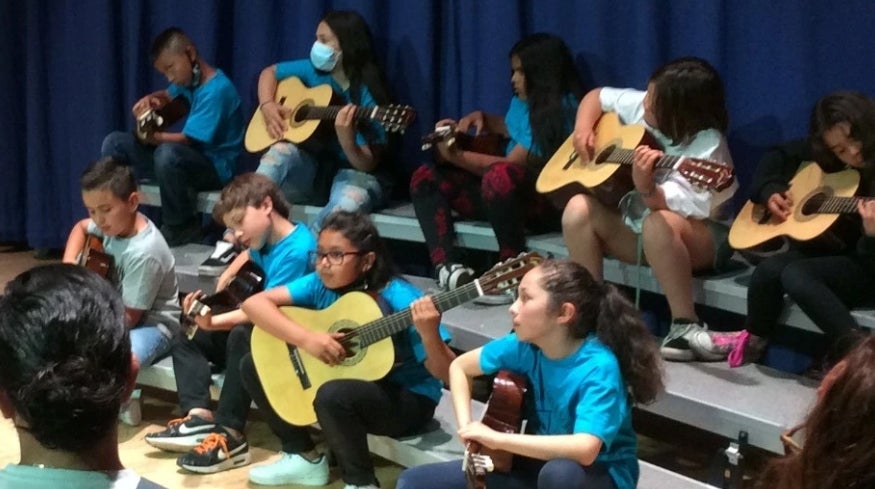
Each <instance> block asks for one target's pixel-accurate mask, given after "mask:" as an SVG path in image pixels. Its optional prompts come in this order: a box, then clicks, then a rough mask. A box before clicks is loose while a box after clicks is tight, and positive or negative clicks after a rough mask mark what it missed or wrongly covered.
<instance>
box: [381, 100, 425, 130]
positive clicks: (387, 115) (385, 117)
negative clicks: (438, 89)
mask: <svg viewBox="0 0 875 489" xmlns="http://www.w3.org/2000/svg"><path fill="white" fill-rule="evenodd" d="M372 119H373V120H375V121H377V122H378V123H379V124H380V125H381V126H383V128H385V129H386V130H387V131H389V132H400V133H402V134H404V130H405V129H407V127H408V126H410V124H412V123H413V120H414V119H416V109H414V108H413V107H411V106H409V105H400V104H391V105H381V106H379V107H377V108H376V110H375V112H374V115H373V117H372Z"/></svg>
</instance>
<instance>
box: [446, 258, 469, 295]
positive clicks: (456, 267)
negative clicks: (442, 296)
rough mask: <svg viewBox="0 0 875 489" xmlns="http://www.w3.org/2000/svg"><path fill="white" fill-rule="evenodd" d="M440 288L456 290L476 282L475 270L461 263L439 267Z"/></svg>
mask: <svg viewBox="0 0 875 489" xmlns="http://www.w3.org/2000/svg"><path fill="white" fill-rule="evenodd" d="M437 276H438V277H437V278H438V287H440V288H441V290H445V291H450V290H455V289H457V288H459V287H461V286H462V285H465V284H468V283H471V282H473V281H474V278H475V277H474V270H472V269H470V268H468V267H466V266H465V265H461V264H459V263H445V264H441V265H438V266H437Z"/></svg>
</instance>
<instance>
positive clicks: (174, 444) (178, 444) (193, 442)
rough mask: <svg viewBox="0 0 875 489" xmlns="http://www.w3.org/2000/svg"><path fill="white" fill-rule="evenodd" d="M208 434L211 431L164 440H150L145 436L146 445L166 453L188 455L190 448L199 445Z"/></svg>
mask: <svg viewBox="0 0 875 489" xmlns="http://www.w3.org/2000/svg"><path fill="white" fill-rule="evenodd" d="M210 433H212V431H209V432H206V433H198V434H194V435H189V436H172V437H165V438H150V437H148V436H147V437H146V443H148V444H149V445H152V446H153V447H155V448H157V449H159V450H164V451H166V452H179V453H188V452H190V451H191V449H192V448H194V447H196V446H198V445H200V444H201V442H203V441H204V439H205V438H206V437H207V436H208V435H209V434H210Z"/></svg>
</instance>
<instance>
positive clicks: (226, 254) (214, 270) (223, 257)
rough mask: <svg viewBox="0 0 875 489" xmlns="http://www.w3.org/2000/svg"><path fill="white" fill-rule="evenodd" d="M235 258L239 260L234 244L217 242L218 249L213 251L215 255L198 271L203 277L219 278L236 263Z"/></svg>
mask: <svg viewBox="0 0 875 489" xmlns="http://www.w3.org/2000/svg"><path fill="white" fill-rule="evenodd" d="M234 258H237V250H235V249H234V245H233V244H231V243H229V242H227V241H216V249H215V250H213V254H212V255H210V257H209V258H207V259H206V260H204V262H203V263H201V264H200V266H198V268H197V271H198V273H199V274H201V275H208V276H211V277H215V276H219V275H221V274H222V272H223V271H225V269H226V268H228V265H230V264H231V262H232V261H234Z"/></svg>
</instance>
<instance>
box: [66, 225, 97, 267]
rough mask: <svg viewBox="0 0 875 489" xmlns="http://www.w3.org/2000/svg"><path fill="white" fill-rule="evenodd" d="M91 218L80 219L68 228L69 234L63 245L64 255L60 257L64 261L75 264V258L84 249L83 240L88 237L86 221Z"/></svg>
mask: <svg viewBox="0 0 875 489" xmlns="http://www.w3.org/2000/svg"><path fill="white" fill-rule="evenodd" d="M90 221H91V219H88V218H86V219H82V220H80V221H79V222H77V223H76V224H74V225H73V228H72V229H70V235H69V236H68V237H67V244H66V245H64V256H63V258H62V259H61V260H62V261H63V262H64V263H70V264H72V265H76V264H77V262H76V259H77V258H79V254H80V253H82V250H83V249H85V240H86V239H87V237H88V223H89V222H90Z"/></svg>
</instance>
